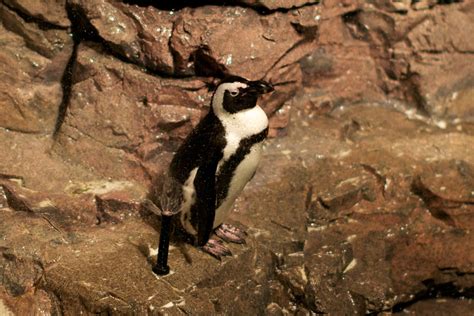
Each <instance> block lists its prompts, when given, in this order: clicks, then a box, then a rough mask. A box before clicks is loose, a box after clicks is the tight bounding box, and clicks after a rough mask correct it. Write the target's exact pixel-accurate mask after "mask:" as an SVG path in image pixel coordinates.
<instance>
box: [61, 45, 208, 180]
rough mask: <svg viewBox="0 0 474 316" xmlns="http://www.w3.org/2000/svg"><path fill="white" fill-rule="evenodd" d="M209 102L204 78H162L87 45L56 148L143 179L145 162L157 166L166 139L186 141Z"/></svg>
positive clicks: (118, 174)
mask: <svg viewBox="0 0 474 316" xmlns="http://www.w3.org/2000/svg"><path fill="white" fill-rule="evenodd" d="M205 100H208V95H207V89H206V86H205V84H204V83H203V82H202V81H199V80H169V79H160V78H157V77H154V76H151V75H149V74H146V73H145V72H143V71H142V70H141V69H139V68H138V67H134V66H132V65H129V64H125V63H122V62H120V61H119V60H117V59H115V58H113V57H111V56H106V55H104V54H103V50H102V48H101V47H100V46H98V45H89V44H84V45H81V46H80V47H79V49H78V57H77V63H76V66H75V69H74V72H73V85H72V92H71V100H70V104H69V107H68V111H67V113H66V117H65V119H64V123H63V125H62V127H61V131H60V133H59V135H58V143H57V144H56V146H55V149H56V150H57V152H58V153H59V152H60V153H62V154H64V155H67V156H69V157H71V159H73V160H74V161H76V162H78V163H81V164H83V165H86V166H89V167H92V168H94V169H95V170H96V172H99V173H100V174H104V175H106V174H107V175H108V176H109V177H113V178H118V179H141V180H140V181H143V179H144V178H146V177H147V174H146V169H143V168H144V165H143V162H144V163H147V162H149V163H152V162H153V163H155V164H156V162H157V161H159V160H157V159H158V157H159V153H160V152H162V151H163V150H164V149H165V148H164V147H163V146H164V145H165V142H166V143H167V144H173V142H176V141H177V140H182V139H184V137H185V136H186V135H187V134H188V133H189V132H190V131H191V129H192V127H193V126H194V125H196V124H197V123H198V121H199V120H200V117H201V115H202V113H203V111H204V110H202V109H200V107H202V106H203V104H205V103H206V102H205ZM94 113H95V114H94ZM91 118H93V119H91ZM152 144H153V145H154V146H160V147H159V148H153V147H151V148H150V146H151V145H152ZM150 150H151V151H150ZM145 157H146V160H145V161H144V158H145ZM158 164H159V163H158ZM117 166H121V167H120V168H117ZM162 168H165V166H162Z"/></svg>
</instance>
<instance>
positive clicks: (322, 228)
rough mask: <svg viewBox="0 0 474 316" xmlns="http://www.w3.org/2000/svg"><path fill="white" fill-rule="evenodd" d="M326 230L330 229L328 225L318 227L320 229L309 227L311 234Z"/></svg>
mask: <svg viewBox="0 0 474 316" xmlns="http://www.w3.org/2000/svg"><path fill="white" fill-rule="evenodd" d="M326 228H328V226H327V225H322V226H318V227H312V226H310V227H308V228H307V231H308V232H309V233H310V232H320V231H323V230H325V229H326Z"/></svg>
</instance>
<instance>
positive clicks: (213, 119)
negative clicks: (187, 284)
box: [169, 76, 273, 247]
mask: <svg viewBox="0 0 474 316" xmlns="http://www.w3.org/2000/svg"><path fill="white" fill-rule="evenodd" d="M271 91H273V88H272V86H271V85H270V84H268V83H266V82H264V81H261V80H259V81H249V80H246V79H244V78H241V77H237V76H232V77H228V78H226V79H224V80H223V81H222V82H221V83H220V84H219V85H218V86H217V88H216V90H215V92H214V94H213V96H212V101H211V109H210V110H209V113H208V114H207V115H206V116H205V117H204V118H203V119H202V120H201V122H200V123H199V124H198V125H197V126H196V128H195V129H194V130H193V131H192V132H191V134H190V135H189V136H188V137H187V139H186V140H185V141H184V143H183V144H182V145H181V146H180V148H179V149H178V151H177V152H176V154H175V155H174V157H173V160H172V162H171V164H170V170H169V171H170V174H171V176H172V177H173V178H175V179H176V180H177V181H178V182H179V183H181V185H182V196H183V202H182V204H181V208H180V211H181V213H180V214H179V217H180V222H181V225H182V226H183V228H184V229H185V230H186V232H187V233H189V234H190V235H192V236H194V237H195V243H196V244H197V245H198V246H204V245H206V243H207V242H208V241H209V237H210V235H211V233H212V231H213V229H215V228H217V227H218V226H219V225H221V224H222V223H223V222H224V220H225V219H226V217H227V215H228V213H229V211H230V210H231V208H232V205H233V203H234V201H235V199H236V198H237V197H238V196H239V194H240V193H241V191H242V190H243V188H244V187H245V185H246V184H247V182H248V181H249V180H250V179H251V178H252V177H253V175H254V174H255V171H256V168H257V165H258V163H259V161H260V157H261V152H262V143H263V141H264V139H265V138H266V136H267V133H268V118H267V116H266V114H265V112H264V111H263V110H262V109H261V108H260V107H259V106H258V105H257V99H258V97H259V96H260V95H261V94H264V93H268V92H271ZM211 247H212V246H211Z"/></svg>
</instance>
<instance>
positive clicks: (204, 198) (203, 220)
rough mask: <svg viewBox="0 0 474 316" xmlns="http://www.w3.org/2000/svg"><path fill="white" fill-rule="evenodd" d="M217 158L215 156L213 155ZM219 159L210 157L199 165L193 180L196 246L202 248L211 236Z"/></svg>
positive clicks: (214, 214) (214, 213)
mask: <svg viewBox="0 0 474 316" xmlns="http://www.w3.org/2000/svg"><path fill="white" fill-rule="evenodd" d="M215 156H217V155H215ZM219 159H220V157H210V159H209V161H208V162H206V163H205V164H203V165H201V166H200V167H199V169H198V171H197V173H196V177H195V178H194V188H195V190H196V197H197V198H196V203H195V204H194V205H193V210H192V211H191V212H192V213H194V214H199V216H197V218H196V220H197V233H198V234H197V245H198V246H204V245H205V244H206V243H207V241H208V240H209V237H210V236H211V233H212V229H213V224H214V219H215V216H216V176H215V175H216V170H217V164H218V162H219Z"/></svg>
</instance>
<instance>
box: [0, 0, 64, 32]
mask: <svg viewBox="0 0 474 316" xmlns="http://www.w3.org/2000/svg"><path fill="white" fill-rule="evenodd" d="M3 2H4V3H5V4H6V5H7V6H9V7H11V8H15V9H17V10H19V11H21V12H22V13H23V14H25V15H27V16H31V17H34V18H36V19H39V20H41V21H44V22H47V23H51V24H53V25H57V26H59V27H64V28H66V27H68V26H70V25H71V22H70V21H69V19H68V16H67V12H66V0H39V1H38V0H5V1H3Z"/></svg>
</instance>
